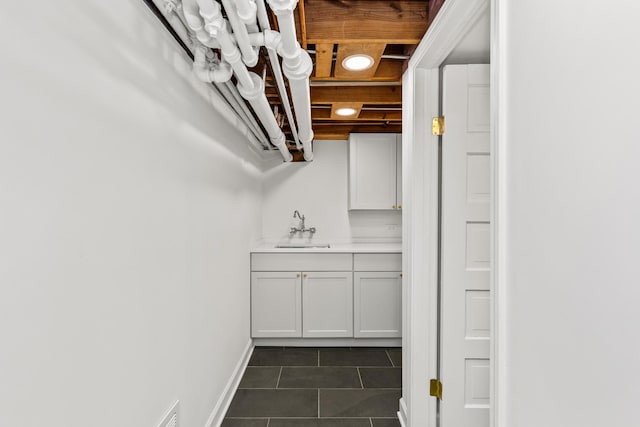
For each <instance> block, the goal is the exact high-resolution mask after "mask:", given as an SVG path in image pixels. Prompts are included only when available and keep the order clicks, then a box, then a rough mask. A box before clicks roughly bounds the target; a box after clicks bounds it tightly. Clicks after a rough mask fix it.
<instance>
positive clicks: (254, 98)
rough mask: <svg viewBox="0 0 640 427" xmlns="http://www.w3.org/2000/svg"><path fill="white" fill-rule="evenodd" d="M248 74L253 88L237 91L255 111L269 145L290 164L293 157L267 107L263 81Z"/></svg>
mask: <svg viewBox="0 0 640 427" xmlns="http://www.w3.org/2000/svg"><path fill="white" fill-rule="evenodd" d="M250 74H251V78H252V80H253V81H254V88H253V89H249V90H247V88H245V87H242V86H238V90H239V91H240V94H241V95H242V97H243V98H244V99H246V100H247V101H249V103H250V104H251V107H253V111H255V113H256V115H257V116H258V118H259V119H260V122H261V123H262V124H263V126H264V127H265V130H266V131H267V134H268V135H269V138H270V139H271V143H272V144H273V145H275V146H276V147H278V150H280V153H281V154H282V157H283V158H284V160H285V162H290V161H291V160H293V156H292V155H291V153H290V152H289V149H288V148H287V144H286V143H285V137H284V133H282V129H280V126H278V122H277V121H276V118H275V117H274V116H273V112H272V111H271V105H269V101H268V100H267V97H266V95H265V93H264V81H263V80H262V79H261V78H260V76H258V75H257V74H255V73H250Z"/></svg>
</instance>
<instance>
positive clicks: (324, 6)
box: [305, 0, 428, 44]
mask: <svg viewBox="0 0 640 427" xmlns="http://www.w3.org/2000/svg"><path fill="white" fill-rule="evenodd" d="M427 8H428V2H426V1H386V0H384V1H383V0H350V1H344V2H343V1H332V0H307V2H306V5H305V15H306V24H307V42H308V43H336V42H354V43H357V42H369V43H390V44H414V43H419V42H420V39H422V36H423V35H424V33H425V31H426V30H427V26H428V13H427Z"/></svg>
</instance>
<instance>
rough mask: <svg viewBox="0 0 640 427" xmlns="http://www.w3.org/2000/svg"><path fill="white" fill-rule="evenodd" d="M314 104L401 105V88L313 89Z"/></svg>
mask: <svg viewBox="0 0 640 427" xmlns="http://www.w3.org/2000/svg"><path fill="white" fill-rule="evenodd" d="M311 100H312V103H313V104H333V103H335V102H354V103H362V104H384V105H401V104H402V88H401V87H400V86H356V87H313V86H312V87H311Z"/></svg>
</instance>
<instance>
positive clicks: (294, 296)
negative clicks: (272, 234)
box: [251, 253, 402, 340]
mask: <svg viewBox="0 0 640 427" xmlns="http://www.w3.org/2000/svg"><path fill="white" fill-rule="evenodd" d="M401 260H402V255H401V254H398V253H387V254H357V253H356V254H352V253H348V254H346V253H340V254H330V253H329V254H313V253H279V254H275V253H254V254H252V256H251V266H252V270H253V271H252V273H251V336H252V337H253V338H288V339H291V338H308V339H316V340H319V339H332V338H335V339H349V338H351V339H353V338H354V337H355V338H376V339H379V338H399V337H401V336H402V330H401V327H402V324H401V319H402V315H401V313H402V278H401V277H402V275H401V274H400V271H399V270H400V266H401ZM257 268H259V269H260V271H256V269H257ZM284 269H291V270H292V271H279V270H284ZM311 269H313V270H311ZM269 270H271V271H269ZM396 270H398V271H396Z"/></svg>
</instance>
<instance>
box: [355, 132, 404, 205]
mask: <svg viewBox="0 0 640 427" xmlns="http://www.w3.org/2000/svg"><path fill="white" fill-rule="evenodd" d="M396 152H397V142H396V134H394V133H389V134H384V133H369V134H351V136H350V137H349V209H395V208H396V206H397V201H396V191H397V188H396V186H397V182H396V168H397V165H396Z"/></svg>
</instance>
